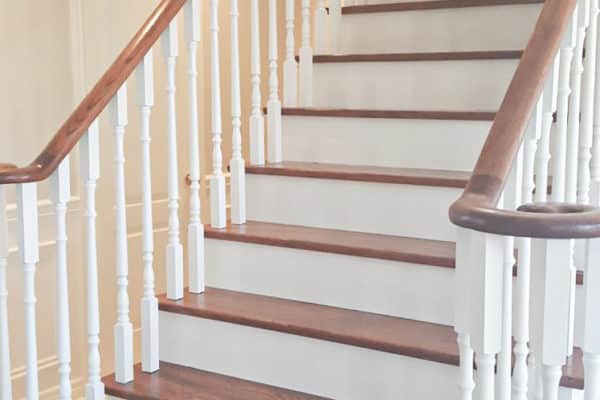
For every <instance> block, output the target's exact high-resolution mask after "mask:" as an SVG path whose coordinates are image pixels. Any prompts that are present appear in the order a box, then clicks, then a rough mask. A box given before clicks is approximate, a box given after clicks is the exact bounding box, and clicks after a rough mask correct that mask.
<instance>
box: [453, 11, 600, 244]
mask: <svg viewBox="0 0 600 400" xmlns="http://www.w3.org/2000/svg"><path fill="white" fill-rule="evenodd" d="M576 3H577V2H576V0H546V1H545V3H544V7H543V9H542V12H541V14H540V17H539V19H538V22H537V24H536V26H535V29H534V32H533V35H532V37H531V39H530V41H529V43H528V45H527V48H526V49H525V51H524V53H523V56H522V58H521V61H520V63H519V66H518V67H517V70H516V72H515V75H514V77H513V79H512V81H511V83H510V86H509V88H508V91H507V93H506V96H505V98H504V100H503V102H502V105H501V106H500V110H499V111H498V113H497V114H496V118H495V120H494V123H493V124H492V128H491V131H490V134H489V136H488V138H487V141H486V142H485V145H484V147H483V150H482V152H481V155H480V157H479V160H478V162H477V164H476V166H475V169H474V172H473V176H472V178H471V179H470V181H469V184H468V186H467V188H466V189H465V192H464V193H463V195H462V196H461V198H460V199H459V200H457V201H456V202H455V203H454V204H453V205H452V207H451V208H450V219H451V220H452V222H453V223H455V224H456V225H460V226H462V227H465V228H468V229H474V230H477V231H482V232H489V233H495V234H500V235H508V236H525V237H538V238H586V237H599V236H600V212H599V211H596V210H594V211H583V212H579V213H562V214H555V213H533V212H526V211H505V210H500V209H497V208H496V207H495V206H496V204H497V201H498V199H499V198H500V195H501V193H502V190H503V188H504V185H505V183H506V181H507V179H508V175H509V173H510V170H511V167H512V164H513V159H514V157H515V155H516V154H517V151H518V149H519V147H520V146H521V143H522V142H523V138H524V135H525V131H526V127H527V124H528V123H529V118H530V115H531V112H532V110H533V108H534V106H535V105H536V104H537V101H538V99H539V96H540V93H541V91H542V89H543V87H544V83H545V81H546V77H547V76H548V73H549V70H550V68H551V66H552V65H553V62H554V59H555V55H556V53H557V51H558V48H559V45H560V43H561V41H562V38H563V36H564V34H565V32H566V29H567V27H568V26H569V22H570V20H571V19H572V15H573V11H574V9H575V5H576Z"/></svg>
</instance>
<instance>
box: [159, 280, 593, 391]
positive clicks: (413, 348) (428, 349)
mask: <svg viewBox="0 0 600 400" xmlns="http://www.w3.org/2000/svg"><path fill="white" fill-rule="evenodd" d="M159 308H160V310H162V311H167V312H173V313H178V314H183V315H189V316H193V317H200V318H205V319H212V320H217V321H222V322H228V323H233V324H239V325H244V326H250V327H255V328H260V329H267V330H272V331H277V332H282V333H288V334H293V335H299V336H305V337H310V338H314V339H320V340H327V341H331V342H336V343H342V344H346V345H350V346H357V347H362V348H367V349H372V350H377V351H383V352H388V353H394V354H398V355H403V356H407V357H413V358H418V359H423V360H428V361H433V362H439V363H443V364H450V365H458V361H459V354H458V347H457V345H456V334H455V333H454V330H453V328H452V327H449V326H444V325H436V324H431V323H426V322H420V321H414V320H407V319H402V318H396V317H390V316H385V315H378V314H372V313H367V312H361V311H353V310H346V309H341V308H336V307H329V306H323V305H318V304H310V303H302V302H298V301H292V300H286V299H280V298H274V297H267V296H259V295H254V294H247V293H242V292H234V291H228V290H222V289H215V288H207V289H206V292H205V293H203V294H200V295H197V294H190V293H187V292H186V294H185V296H184V298H183V299H182V300H178V301H172V300H168V299H167V298H166V297H165V296H164V295H162V296H160V297H159ZM562 384H563V385H564V386H568V387H573V388H578V389H580V388H582V387H583V367H582V362H581V352H580V351H579V350H578V351H576V353H575V356H574V357H573V360H571V364H570V366H569V367H567V368H565V377H563V380H562Z"/></svg>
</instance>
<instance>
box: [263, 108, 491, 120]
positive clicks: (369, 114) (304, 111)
mask: <svg viewBox="0 0 600 400" xmlns="http://www.w3.org/2000/svg"><path fill="white" fill-rule="evenodd" d="M265 113H266V110H265ZM282 114H283V115H286V116H299V117H338V118H387V119H425V120H443V121H493V120H494V117H495V116H496V113H495V112H488V111H411V110H368V109H343V108H302V107H284V108H283V109H282Z"/></svg>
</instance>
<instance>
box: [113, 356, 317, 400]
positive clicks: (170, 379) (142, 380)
mask: <svg viewBox="0 0 600 400" xmlns="http://www.w3.org/2000/svg"><path fill="white" fill-rule="evenodd" d="M133 379H134V380H133V382H131V383H128V384H126V385H122V384H119V383H117V382H115V376H114V375H110V376H107V377H105V378H104V379H103V382H104V385H105V387H106V394H107V395H109V396H114V397H118V398H121V399H127V400H142V399H143V400H188V399H194V400H241V399H252V400H254V399H256V400H260V399H262V400H318V399H325V398H324V397H317V396H312V395H308V394H304V393H299V392H294V391H291V390H286V389H281V388H277V387H274V386H269V385H264V384H260V383H255V382H250V381H246V380H242V379H237V378H232V377H229V376H225V375H219V374H215V373H211V372H206V371H200V370H197V369H193V368H188V367H183V366H180V365H175V364H169V363H165V362H163V363H161V364H160V370H159V371H157V372H155V373H153V374H147V373H144V372H142V370H141V366H140V365H139V364H138V365H136V366H135V370H134V378H133Z"/></svg>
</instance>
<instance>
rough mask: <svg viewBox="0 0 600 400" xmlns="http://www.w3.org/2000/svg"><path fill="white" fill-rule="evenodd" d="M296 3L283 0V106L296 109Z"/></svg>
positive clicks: (291, 0)
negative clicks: (284, 33)
mask: <svg viewBox="0 0 600 400" xmlns="http://www.w3.org/2000/svg"><path fill="white" fill-rule="evenodd" d="M295 13H296V1H295V0H285V32H286V35H285V61H284V63H283V105H284V106H286V107H296V104H298V63H297V62H296V55H295V54H294V53H295V51H296V41H295V35H296V33H295V28H296V25H295V20H296V18H295Z"/></svg>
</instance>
